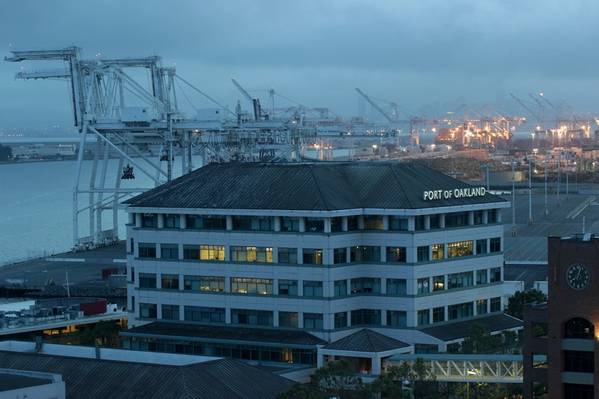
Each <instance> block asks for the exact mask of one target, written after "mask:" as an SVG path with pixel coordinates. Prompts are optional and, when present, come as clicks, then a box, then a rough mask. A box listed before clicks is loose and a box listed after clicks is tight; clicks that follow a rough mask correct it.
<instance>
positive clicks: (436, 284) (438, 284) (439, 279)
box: [433, 276, 445, 292]
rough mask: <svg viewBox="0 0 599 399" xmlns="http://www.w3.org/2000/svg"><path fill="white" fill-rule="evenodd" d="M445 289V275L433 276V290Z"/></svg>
mask: <svg viewBox="0 0 599 399" xmlns="http://www.w3.org/2000/svg"><path fill="white" fill-rule="evenodd" d="M444 289H445V276H433V292H435V291H443V290H444Z"/></svg>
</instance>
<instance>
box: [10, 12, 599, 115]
mask: <svg viewBox="0 0 599 399" xmlns="http://www.w3.org/2000/svg"><path fill="white" fill-rule="evenodd" d="M598 17H599V3H597V2H595V1H586V0H578V1H576V0H572V1H568V2H564V1H557V0H530V1H526V2H522V1H517V0H508V1H501V0H495V1H493V0H486V1H476V0H453V1H440V0H439V1H435V0H420V1H405V0H404V1H398V0H388V1H348V0H337V1H319V0H303V1H274V0H273V1H250V0H248V1H241V0H240V1H212V0H203V1H193V0H189V1H159V0H144V1H122V0H121V1H119V0H107V1H94V0H86V1H77V0H71V1H66V0H62V1H60V0H58V1H52V2H48V1H44V2H40V1H34V0H2V1H0V48H1V49H3V50H5V52H6V53H8V49H9V44H12V46H13V48H45V47H64V46H68V45H78V46H80V47H83V48H84V51H85V54H86V56H88V57H93V56H94V55H95V54H96V53H102V55H105V56H136V55H147V54H159V55H162V56H163V58H164V62H165V63H166V64H174V63H176V65H177V69H178V70H179V72H180V73H181V75H182V76H185V77H186V78H187V79H189V80H191V81H193V82H194V83H195V84H196V85H197V86H199V87H201V88H202V89H204V90H206V91H208V92H209V93H211V94H212V95H213V96H214V97H216V98H218V99H219V100H221V101H222V102H223V103H226V104H229V105H232V104H234V103H235V101H236V100H237V99H238V98H239V94H238V93H237V92H236V90H235V88H234V87H233V86H232V85H231V83H230V78H231V77H233V76H234V77H236V78H238V79H239V80H240V81H241V82H242V83H243V84H244V85H245V86H247V87H248V88H249V89H266V88H270V87H274V88H275V89H276V90H277V91H279V92H281V93H284V94H286V95H287V96H289V97H292V98H295V99H297V100H298V101H301V102H303V103H306V104H309V105H314V106H330V107H331V108H332V109H333V110H334V111H336V112H337V113H339V114H342V115H350V114H355V113H356V112H357V98H356V95H355V93H354V91H353V88H354V87H356V86H359V87H362V88H363V89H364V90H365V91H366V92H368V93H370V94H372V95H373V96H377V97H382V98H387V99H392V100H394V101H397V102H398V103H400V104H402V105H404V106H405V107H407V108H409V109H412V110H414V109H416V110H418V109H420V108H421V107H422V106H424V105H429V107H428V108H431V105H432V108H437V109H438V110H439V111H442V108H444V107H447V106H450V104H452V103H454V104H455V103H458V102H459V101H466V102H468V103H473V104H474V103H477V104H481V103H489V102H499V103H500V105H502V106H503V107H504V108H510V107H511V108H512V109H514V110H515V109H517V107H516V106H515V105H514V104H513V102H510V100H509V98H508V96H507V93H509V92H510V91H514V92H518V93H521V94H522V96H526V95H527V93H529V92H535V91H538V90H544V91H545V92H546V93H548V95H550V96H551V97H552V98H554V99H555V100H556V101H558V100H561V99H563V100H564V101H567V102H568V103H569V104H571V105H573V106H576V107H580V108H582V109H584V110H593V109H595V108H596V107H595V104H596V103H597V101H599V94H596V92H597V91H596V90H594V88H595V87H599V79H598V77H597V76H596V72H595V69H596V68H595V65H597V64H598V61H599V55H598V54H597V52H596V51H594V45H595V43H597V42H598V41H599V29H598V28H597V23H596V21H597V20H598ZM20 67H21V65H19V64H11V63H4V62H0V94H2V96H0V126H46V125H52V124H55V123H61V124H68V123H70V113H69V112H70V111H69V108H68V103H67V100H68V97H67V92H66V88H65V87H64V85H63V84H61V83H57V82H41V81H37V82H33V81H32V82H23V81H14V79H13V75H14V72H16V71H18V69H19V68H20ZM39 67H42V65H33V64H32V65H30V66H29V65H28V66H27V68H30V69H35V68H39ZM193 98H194V101H195V100H197V102H198V104H199V106H207V105H208V104H207V103H205V102H202V100H200V99H199V98H196V97H193ZM457 99H460V100H457Z"/></svg>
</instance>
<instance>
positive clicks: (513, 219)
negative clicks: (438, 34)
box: [512, 161, 516, 236]
mask: <svg viewBox="0 0 599 399" xmlns="http://www.w3.org/2000/svg"><path fill="white" fill-rule="evenodd" d="M512 235H513V236H515V235H516V161H512Z"/></svg>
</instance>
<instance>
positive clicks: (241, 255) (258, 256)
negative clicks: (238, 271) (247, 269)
mask: <svg viewBox="0 0 599 399" xmlns="http://www.w3.org/2000/svg"><path fill="white" fill-rule="evenodd" d="M231 260H232V261H233V262H259V263H272V248H270V247H231Z"/></svg>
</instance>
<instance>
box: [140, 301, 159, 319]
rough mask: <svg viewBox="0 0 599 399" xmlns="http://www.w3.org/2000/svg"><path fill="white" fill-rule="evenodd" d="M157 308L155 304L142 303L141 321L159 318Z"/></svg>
mask: <svg viewBox="0 0 599 399" xmlns="http://www.w3.org/2000/svg"><path fill="white" fill-rule="evenodd" d="M156 309H157V306H156V304H155V303H140V304H139V317H140V318H141V319H155V318H156V317H158V313H157V310H156Z"/></svg>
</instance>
